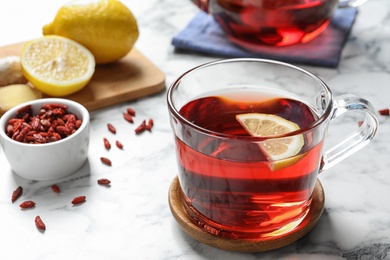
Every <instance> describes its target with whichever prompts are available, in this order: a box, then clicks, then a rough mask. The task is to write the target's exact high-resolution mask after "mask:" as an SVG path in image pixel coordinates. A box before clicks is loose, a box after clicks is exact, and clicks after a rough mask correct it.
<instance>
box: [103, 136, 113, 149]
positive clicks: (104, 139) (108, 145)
mask: <svg viewBox="0 0 390 260" xmlns="http://www.w3.org/2000/svg"><path fill="white" fill-rule="evenodd" d="M103 142H104V147H106V149H107V150H110V149H111V144H110V142H109V141H108V139H107V138H105V137H104V138H103Z"/></svg>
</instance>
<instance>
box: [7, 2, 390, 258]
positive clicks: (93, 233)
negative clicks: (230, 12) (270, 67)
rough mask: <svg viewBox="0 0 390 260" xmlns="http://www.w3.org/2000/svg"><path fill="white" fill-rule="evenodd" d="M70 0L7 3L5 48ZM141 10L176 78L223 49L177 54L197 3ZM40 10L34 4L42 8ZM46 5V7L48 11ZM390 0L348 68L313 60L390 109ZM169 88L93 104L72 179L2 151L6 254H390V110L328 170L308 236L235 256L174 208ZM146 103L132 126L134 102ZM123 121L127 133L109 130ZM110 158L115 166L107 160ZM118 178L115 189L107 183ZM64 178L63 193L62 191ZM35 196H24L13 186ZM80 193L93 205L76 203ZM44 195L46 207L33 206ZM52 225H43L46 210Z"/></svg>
mask: <svg viewBox="0 0 390 260" xmlns="http://www.w3.org/2000/svg"><path fill="white" fill-rule="evenodd" d="M64 2H66V0H61V1H54V2H53V1H49V0H39V1H28V0H20V1H7V2H1V3H0V24H2V26H0V35H1V37H0V45H1V46H3V45H7V44H12V43H16V42H21V41H26V40H29V39H32V38H35V37H39V36H40V35H41V28H42V26H43V25H44V24H46V23H47V22H48V21H51V20H52V18H53V16H54V13H55V12H56V10H57V9H58V8H59V6H61V5H62V4H63V3H64ZM123 2H124V3H125V4H126V5H128V6H129V7H130V8H131V9H132V11H133V13H134V14H135V16H136V17H137V20H138V23H139V27H140V38H139V40H138V41H137V43H136V48H137V49H138V50H139V51H140V52H141V53H143V54H144V55H145V56H146V57H148V58H149V59H150V60H151V61H152V62H153V63H154V64H156V65H157V66H158V67H159V68H160V69H161V70H162V71H163V72H164V73H165V75H166V85H167V87H168V86H169V84H170V83H171V82H172V81H173V80H174V79H175V78H176V77H178V76H179V75H180V74H181V73H183V72H185V71H186V70H187V69H190V68H192V67H194V66H196V65H199V64H202V63H204V62H207V61H211V60H214V59H216V57H211V56H203V55H195V54H191V53H176V52H175V51H174V49H173V47H172V46H171V44H170V42H171V39H172V37H173V36H174V35H176V34H177V33H178V32H179V31H180V30H181V29H183V28H184V26H185V25H186V24H187V23H188V22H189V21H190V20H191V19H192V18H193V17H194V15H195V14H196V13H197V12H198V9H197V8H196V7H195V6H194V5H192V4H191V2H190V1H189V0H182V1H175V0H142V1H136V0H123ZM32 10H34V11H32ZM38 12H39V13H38ZM389 42H390V1H388V0H369V1H368V2H367V3H365V4H364V5H363V6H361V7H360V8H359V13H358V16H357V20H356V23H355V25H354V28H353V30H352V33H351V36H350V38H349V39H348V42H347V44H346V46H345V48H344V50H343V53H342V59H341V63H340V65H339V67H338V68H337V69H328V68H319V67H309V66H304V67H305V68H306V69H309V70H310V71H312V72H314V73H315V74H317V75H318V76H320V77H321V78H322V79H323V80H324V81H326V82H327V83H328V84H329V86H330V87H331V88H332V90H333V91H334V94H335V96H338V95H342V94H345V93H354V94H357V95H360V96H362V97H364V98H366V99H368V100H370V101H371V102H372V104H373V106H374V107H375V109H376V110H379V109H382V108H389V107H390V99H389V96H390V88H389V86H388V84H389V83H388V82H390V73H389V72H390V44H389ZM165 94H166V93H165V92H161V93H158V94H155V95H153V96H149V97H145V98H142V99H138V100H134V101H128V102H125V103H122V104H119V105H116V106H112V107H108V108H105V109H101V110H98V111H94V112H92V113H91V146H90V150H89V155H88V161H87V163H86V164H85V165H84V166H83V167H82V168H81V169H80V170H78V171H77V172H76V173H75V174H73V175H71V176H68V177H66V178H63V179H60V180H56V181H50V182H49V181H47V182H37V181H30V180H25V179H22V178H20V177H18V176H17V175H15V174H13V173H12V171H11V169H10V167H9V165H8V162H7V160H6V158H5V156H4V153H3V151H2V150H1V149H0V212H1V218H0V219H1V223H2V229H1V232H0V241H1V247H0V248H1V249H0V259H4V260H8V259H32V260H38V259H39V260H46V259H94V260H95V259H118V260H121V259H166V260H169V259H185V260H192V259H224V260H230V259H243V260H252V259H283V260H293V259H294V260H307V259H324V260H336V259H351V260H354V259H390V203H389V198H390V170H389V169H390V160H389V154H390V146H389V144H390V134H389V133H390V117H384V116H379V119H380V128H379V131H378V133H377V136H376V138H375V139H374V140H373V141H372V143H371V144H370V145H368V146H367V147H366V148H364V149H363V150H361V151H359V152H357V153H355V154H354V155H352V156H351V157H349V158H348V159H346V160H344V161H343V162H341V163H339V164H337V165H336V166H334V167H332V168H331V169H329V170H327V171H326V172H323V173H321V174H320V176H319V179H320V181H321V183H322V185H323V187H324V190H325V197H326V199H325V211H324V214H323V215H322V217H321V219H320V221H319V223H318V224H317V225H316V227H315V228H314V229H313V230H312V231H311V232H310V233H309V234H308V235H306V236H305V237H303V238H302V239H300V240H299V241H297V242H296V243H293V244H291V245H289V246H286V247H284V248H281V249H278V250H274V251H271V252H264V253H252V254H248V253H233V252H227V251H222V250H219V249H215V248H211V247H209V246H206V245H203V244H200V243H198V242H197V241H195V240H194V239H192V238H190V237H189V236H187V235H186V234H185V233H184V232H183V231H182V230H181V229H180V227H179V225H178V224H177V223H176V222H175V220H174V218H173V217H172V215H171V213H170V210H169V207H168V199H167V197H168V189H169V186H170V183H171V181H172V180H173V178H174V177H175V176H176V175H177V167H176V158H175V154H174V149H173V138H172V132H171V130H170V126H169V120H168V111H167V106H166V98H165ZM127 107H132V108H134V109H135V110H136V111H137V116H136V118H135V119H136V121H135V123H134V125H131V124H129V123H127V122H126V121H124V120H123V119H122V115H121V113H122V111H123V110H124V109H126V108H127ZM148 118H153V119H154V123H155V126H154V128H153V131H152V132H151V133H149V132H145V133H143V134H142V135H139V136H136V135H135V134H134V128H135V126H136V125H137V124H139V123H140V122H141V121H142V120H143V119H148ZM358 118H359V115H358V114H356V115H354V114H351V115H348V117H345V118H342V119H341V120H335V122H333V123H332V124H331V127H330V131H329V134H328V137H327V145H328V146H330V145H332V144H334V143H337V142H338V141H339V140H340V139H341V138H342V137H343V136H344V134H345V133H347V132H348V130H349V129H351V128H353V127H354V126H353V124H354V122H355V121H356V120H357V119H358ZM109 122H110V123H112V124H114V125H115V126H116V128H117V130H118V132H117V134H116V135H115V136H114V135H112V134H111V133H110V132H108V131H107V128H106V124H107V123H109ZM103 137H107V138H109V140H111V141H112V142H115V140H116V139H118V140H120V141H121V142H122V143H123V145H124V150H123V151H121V150H119V149H115V148H116V147H113V148H111V150H110V151H106V150H105V148H104V146H103V142H102V139H103ZM101 156H107V157H110V158H111V159H112V161H113V166H112V167H107V166H105V165H103V164H102V163H101V162H100V159H99V158H100V157H101ZM103 177H106V178H109V179H110V180H111V181H112V184H111V186H110V187H102V186H99V185H97V184H96V180H97V179H98V178H103ZM53 183H56V184H58V185H59V186H60V188H61V193H59V194H55V193H53V192H52V191H51V189H50V186H51V184H53ZM19 185H21V186H22V187H23V188H24V195H23V197H22V198H21V199H19V200H18V201H17V202H15V203H14V204H12V203H11V201H10V198H11V194H12V191H13V190H14V189H15V188H16V187H17V186H19ZM77 195H85V196H87V202H86V203H84V204H82V205H79V206H72V205H71V203H70V201H71V200H72V198H73V197H75V196H77ZM28 199H33V200H34V201H35V202H36V203H37V206H36V207H35V208H34V209H30V210H21V209H20V208H19V206H18V205H19V203H21V202H22V201H23V200H28ZM36 215H40V216H41V217H42V219H43V220H44V221H45V223H46V225H47V230H46V232H45V233H40V232H39V231H38V230H37V229H36V227H35V224H34V217H35V216H36Z"/></svg>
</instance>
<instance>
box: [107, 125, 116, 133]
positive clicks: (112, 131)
mask: <svg viewBox="0 0 390 260" xmlns="http://www.w3.org/2000/svg"><path fill="white" fill-rule="evenodd" d="M107 128H108V131H110V132H111V133H113V134H116V128H115V127H114V126H113V125H112V124H110V123H108V124H107Z"/></svg>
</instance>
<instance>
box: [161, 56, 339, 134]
mask: <svg viewBox="0 0 390 260" xmlns="http://www.w3.org/2000/svg"><path fill="white" fill-rule="evenodd" d="M234 62H260V63H267V64H275V65H280V66H283V67H287V68H290V69H293V70H296V71H299V72H302V73H303V74H305V75H307V76H309V77H310V78H312V79H314V80H315V81H316V82H318V83H319V84H320V85H321V86H322V88H323V90H324V91H325V92H326V94H327V95H328V96H329V104H328V105H327V107H326V108H325V109H324V113H323V114H322V115H321V116H320V117H318V118H317V119H316V120H315V121H314V122H313V123H311V124H310V125H308V126H306V127H304V128H300V129H298V130H296V131H292V132H288V133H285V134H278V135H272V136H264V137H254V136H238V135H233V134H224V133H220V132H216V131H212V130H209V129H207V128H203V127H200V126H198V125H196V124H194V123H192V122H190V121H189V120H187V119H186V118H185V117H183V116H182V115H181V114H180V113H179V110H178V109H177V108H176V107H175V105H174V102H173V93H174V92H175V90H176V89H177V88H178V87H179V85H180V82H181V81H182V79H183V78H185V77H186V76H188V75H190V74H191V73H193V72H196V71H198V70H201V69H203V68H206V67H210V66H215V65H218V64H226V63H234ZM167 104H168V109H169V111H170V112H171V113H172V115H173V116H174V117H175V118H176V119H177V120H179V121H180V122H181V123H183V124H185V125H188V126H190V127H192V128H193V129H195V130H197V131H199V132H202V133H204V134H207V135H212V136H213V137H219V138H227V139H243V140H245V139H250V140H251V141H253V140H257V141H264V140H268V139H276V138H284V137H291V136H295V135H299V134H303V133H305V132H309V131H311V130H313V129H314V128H316V127H318V126H319V125H321V124H322V123H323V122H324V121H326V119H327V118H328V117H329V116H330V115H331V112H332V107H333V94H332V91H331V90H330V88H329V86H328V85H327V84H326V83H325V82H324V81H323V80H322V79H320V78H319V77H318V76H316V75H315V74H313V73H312V72H310V71H308V70H306V69H303V68H301V67H298V66H295V65H292V64H290V63H286V62H281V61H277V60H272V59H261V58H229V59H220V60H215V61H210V62H207V63H203V64H201V65H198V66H195V67H193V68H191V69H189V70H187V71H185V72H184V73H182V74H181V75H180V76H179V77H178V78H176V79H175V80H174V81H173V82H172V83H171V85H170V86H169V88H168V91H167Z"/></svg>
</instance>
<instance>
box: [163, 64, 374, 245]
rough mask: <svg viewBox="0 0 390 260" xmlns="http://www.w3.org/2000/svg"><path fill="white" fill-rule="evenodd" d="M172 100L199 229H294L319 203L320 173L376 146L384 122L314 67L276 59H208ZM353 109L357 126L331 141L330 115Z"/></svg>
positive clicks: (253, 233)
mask: <svg viewBox="0 0 390 260" xmlns="http://www.w3.org/2000/svg"><path fill="white" fill-rule="evenodd" d="M167 102H168V109H169V114H170V123H171V127H172V130H173V133H174V144H175V150H176V157H177V161H178V168H179V173H178V179H179V183H180V188H181V190H182V193H183V199H182V202H181V203H182V204H183V207H184V208H185V209H186V212H187V213H188V215H189V216H190V218H191V219H192V220H193V222H194V223H195V224H196V225H199V228H201V229H204V230H205V231H206V232H210V233H212V234H214V235H216V236H220V237H223V238H227V239H230V238H235V239H262V238H266V237H278V236H283V235H285V234H288V233H289V232H292V231H293V230H294V229H295V228H297V226H299V225H300V224H301V222H302V221H303V219H304V218H305V216H306V215H307V214H308V212H309V210H310V205H311V202H312V195H313V189H314V188H315V184H316V182H317V176H318V174H319V173H321V172H323V171H324V170H326V169H328V168H329V167H331V166H333V165H335V164H336V163H339V162H340V161H342V160H343V159H345V158H347V157H348V156H350V155H351V154H353V153H355V152H356V151H358V150H359V149H361V148H362V147H364V146H365V145H367V144H368V143H369V142H370V140H371V139H372V138H373V137H374V136H375V133H376V131H377V127H378V119H377V116H376V113H375V111H374V109H373V107H372V105H371V104H370V103H369V102H368V101H367V100H365V99H363V98H361V97H358V96H355V95H351V94H346V95H342V96H337V97H334V96H333V94H332V91H331V90H330V88H329V87H328V86H327V85H326V84H325V83H324V82H323V81H322V80H321V79H320V78H318V77H317V76H315V75H314V74H312V73H311V72H309V71H307V70H304V69H302V68H299V67H296V66H294V65H290V64H287V63H283V62H278V61H273V60H264V59H226V60H220V61H214V62H211V63H207V64H203V65H200V66H198V67H195V68H193V69H191V70H189V71H187V72H185V73H184V74H183V75H181V76H180V77H179V78H178V79H176V80H175V81H174V82H173V83H172V85H171V86H170V88H169V89H168V93H167ZM347 112H348V116H350V117H351V118H354V120H352V121H355V122H352V123H353V124H354V127H355V128H354V129H352V130H351V133H350V135H348V136H347V137H344V138H342V140H340V142H338V144H336V145H334V146H333V147H330V148H326V149H324V143H325V136H326V135H327V131H328V127H329V124H330V122H332V120H334V119H335V118H339V117H340V116H341V115H344V114H345V113H347ZM351 112H352V113H351ZM251 118H252V121H251ZM268 118H269V119H268ZM245 120H248V121H245ZM274 121H275V122H276V127H275V128H274V129H273V130H272V131H271V132H267V126H269V125H270V122H271V123H273V122H274ZM243 122H244V123H243ZM258 123H261V124H262V125H261V124H258ZM271 125H272V124H271ZM290 126H293V127H292V128H291V129H290V128H289V127H290ZM278 127H281V128H280V129H283V127H287V128H289V130H288V131H284V132H283V131H280V132H278V131H279V130H278V129H279V128H278ZM262 133H263V134H262ZM264 133H265V134H264ZM340 139H341V137H340ZM284 146H286V147H287V148H288V149H287V150H291V153H289V152H286V151H283V149H284V148H283V147H284ZM279 148H280V150H279ZM273 151H276V153H275V154H273ZM279 155H282V156H279Z"/></svg>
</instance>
